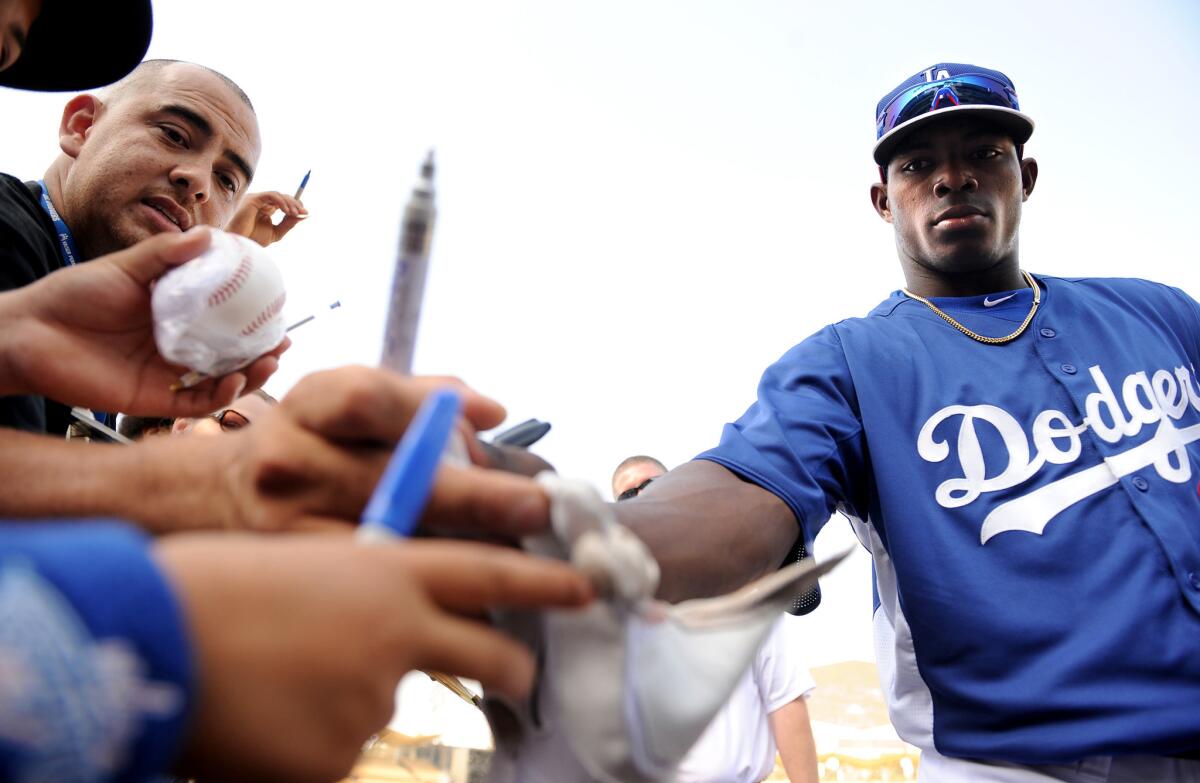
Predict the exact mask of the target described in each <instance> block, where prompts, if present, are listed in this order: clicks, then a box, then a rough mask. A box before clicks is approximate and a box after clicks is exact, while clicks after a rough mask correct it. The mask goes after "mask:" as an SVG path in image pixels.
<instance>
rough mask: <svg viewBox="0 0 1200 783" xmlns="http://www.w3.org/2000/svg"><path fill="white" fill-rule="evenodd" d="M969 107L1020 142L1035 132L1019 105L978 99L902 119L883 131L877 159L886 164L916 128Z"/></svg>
mask: <svg viewBox="0 0 1200 783" xmlns="http://www.w3.org/2000/svg"><path fill="white" fill-rule="evenodd" d="M967 111H969V112H972V113H975V114H979V115H980V117H979V119H981V120H984V119H986V121H987V122H993V123H995V124H996V125H998V126H1000V127H1001V128H1003V129H1004V130H1005V131H1007V132H1008V134H1009V135H1010V136H1012V137H1013V141H1015V142H1016V143H1017V144H1024V143H1025V142H1027V141H1029V137H1030V136H1032V135H1033V120H1032V119H1031V118H1030V117H1029V115H1027V114H1022V113H1021V112H1019V111H1016V110H1015V109H1007V108H1005V107H1003V106H989V105H986V104H977V103H971V104H966V105H963V106H951V107H948V108H945V109H938V110H937V111H931V112H927V113H925V114H922V115H920V116H918V117H913V118H912V119H911V120H909V121H908V122H902V123H900V124H899V125H897V126H896V127H894V128H892V129H891V130H890V131H888V132H887V133H885V134H883V136H882V137H881V138H880V139H879V141H877V142H875V151H874V153H873V154H874V158H875V162H876V163H878V164H879V165H880V166H886V165H887V164H888V161H890V160H891V159H892V154H893V153H894V152H895V151H896V148H897V147H898V146H900V143H901V142H902V141H903V140H904V138H905V137H906V136H907V135H908V134H909V133H911V132H912V131H913V130H915V129H916V128H919V127H921V126H923V125H925V124H927V123H930V122H934V121H936V120H938V119H941V118H946V117H953V116H959V115H960V114H961V113H962V112H967ZM983 112H987V114H986V115H984V114H983Z"/></svg>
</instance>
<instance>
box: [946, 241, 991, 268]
mask: <svg viewBox="0 0 1200 783" xmlns="http://www.w3.org/2000/svg"><path fill="white" fill-rule="evenodd" d="M930 256H931V257H932V258H935V259H937V260H936V261H935V262H934V266H935V267H936V268H937V269H940V270H941V271H942V272H944V273H945V274H949V275H964V274H965V275H969V274H973V273H976V272H982V271H984V270H986V269H990V268H991V267H992V266H993V265H994V264H995V258H994V257H993V256H994V253H993V252H992V247H991V245H990V244H989V243H987V242H958V243H955V244H954V245H953V246H952V247H940V248H937V249H936V251H935V252H934V253H931V254H930Z"/></svg>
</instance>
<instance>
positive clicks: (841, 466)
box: [697, 326, 865, 541]
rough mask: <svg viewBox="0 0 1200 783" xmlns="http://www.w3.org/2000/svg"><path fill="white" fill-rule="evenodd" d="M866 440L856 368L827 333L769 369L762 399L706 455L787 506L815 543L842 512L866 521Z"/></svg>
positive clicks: (831, 328)
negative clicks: (861, 501)
mask: <svg viewBox="0 0 1200 783" xmlns="http://www.w3.org/2000/svg"><path fill="white" fill-rule="evenodd" d="M864 452H865V446H864V439H863V433H862V422H861V418H860V416H859V413H858V402H857V399H856V398H855V394H854V384H853V381H852V379H851V376H850V369H849V366H848V365H847V363H846V357H845V354H844V353H843V351H842V344H841V341H840V340H839V339H838V336H837V327H836V326H827V327H826V328H825V329H822V330H821V331H820V332H817V333H816V334H815V335H813V336H812V337H809V338H808V339H807V340H805V341H804V342H802V343H800V344H799V345H797V346H796V347H794V348H792V349H791V350H790V351H788V352H787V353H786V354H784V355H783V358H781V359H780V360H779V361H777V362H776V363H775V364H773V365H771V366H770V367H769V368H767V371H766V372H765V373H763V377H762V380H761V381H760V382H759V385H758V399H757V400H756V401H755V402H754V404H753V405H751V406H750V408H749V410H747V411H746V412H745V413H744V414H742V417H741V418H740V419H738V420H737V421H735V422H734V423H732V424H726V425H725V428H724V430H723V431H722V433H721V442H720V444H719V445H718V446H717V447H716V448H714V449H710V450H709V451H706V452H704V453H703V454H701V455H699V457H697V459H706V460H711V461H713V462H716V463H718V464H720V465H723V466H725V467H726V468H728V469H729V470H731V471H733V472H734V473H736V474H738V475H739V476H741V477H742V478H743V479H745V480H747V481H750V482H753V483H755V484H758V485H759V486H761V487H763V488H764V489H766V490H769V491H770V492H772V493H774V494H775V495H777V496H778V497H779V498H780V499H781V500H783V501H784V502H785V503H787V504H788V506H789V507H790V508H791V509H792V513H794V514H795V515H796V519H797V521H798V522H799V523H800V525H801V527H802V529H803V531H804V537H805V538H806V539H807V540H808V541H811V540H812V539H813V538H814V537H815V536H816V535H817V532H818V531H819V530H820V529H821V527H822V526H823V525H824V524H825V522H826V521H828V519H829V517H830V516H831V515H832V513H833V511H834V510H835V509H836V508H838V507H839V506H843V505H844V506H846V507H847V510H848V511H849V512H850V513H853V514H855V515H856V516H860V517H862V516H863V513H860V512H859V510H858V509H857V507H856V506H857V505H858V504H856V502H855V498H856V497H858V496H859V495H860V493H861V492H862V489H863V488H862V487H861V486H859V485H860V484H861V481H862V480H861V479H860V478H859V477H860V476H861V475H862V473H863V471H862V470H861V468H862V465H863V463H864Z"/></svg>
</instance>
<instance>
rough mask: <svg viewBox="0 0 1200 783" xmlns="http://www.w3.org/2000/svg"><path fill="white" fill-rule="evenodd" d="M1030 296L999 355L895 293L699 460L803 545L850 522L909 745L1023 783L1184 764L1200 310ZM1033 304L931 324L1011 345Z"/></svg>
mask: <svg viewBox="0 0 1200 783" xmlns="http://www.w3.org/2000/svg"><path fill="white" fill-rule="evenodd" d="M1037 280H1038V282H1039V284H1040V285H1041V286H1042V288H1043V301H1042V305H1041V308H1040V309H1039V312H1038V313H1037V316H1036V317H1035V318H1034V320H1033V323H1032V324H1031V325H1030V327H1029V329H1028V330H1027V331H1026V332H1025V333H1024V334H1023V335H1022V336H1021V337H1020V338H1018V339H1017V340H1015V341H1013V342H1011V343H1008V344H1004V345H986V344H982V343H979V342H976V341H974V340H972V339H970V338H968V337H967V336H965V335H963V334H961V333H959V332H958V331H956V330H955V329H954V328H952V327H951V326H950V325H949V324H947V323H946V322H945V321H943V320H942V319H941V318H939V317H938V316H937V315H936V314H935V313H933V312H932V311H931V310H930V309H929V308H927V307H926V306H925V305H923V304H921V303H919V302H917V301H915V300H912V299H909V298H907V297H906V296H904V295H903V294H901V293H899V292H897V293H896V294H893V295H892V296H891V297H890V298H889V299H888V300H886V301H885V302H883V303H882V304H881V305H879V306H878V307H876V308H875V309H874V310H873V311H872V312H871V313H870V314H869V315H868V316H867V317H866V318H858V319H850V320H846V321H843V322H841V323H838V324H835V325H832V326H829V327H826V328H825V329H823V330H821V331H820V332H818V333H817V334H815V335H813V336H812V337H810V338H808V339H807V340H805V341H804V342H803V343H801V344H800V345H798V346H796V347H795V348H793V349H792V350H790V351H789V352H788V353H787V354H785V355H784V357H783V358H782V359H781V360H780V361H779V362H777V363H776V364H774V365H773V366H772V367H770V368H769V369H768V370H767V371H766V373H765V374H764V375H763V378H762V381H761V383H760V386H759V390H758V399H757V401H756V402H755V403H754V404H753V405H752V406H751V407H750V409H749V410H747V411H746V413H745V414H744V415H743V416H742V417H741V418H740V419H738V420H737V421H736V422H735V423H733V424H730V425H727V426H726V427H725V429H724V432H723V434H722V437H721V442H720V445H719V446H717V447H716V448H715V449H713V450H711V451H709V452H706V453H704V454H702V455H700V458H702V459H708V460H712V461H714V462H717V463H719V464H721V465H724V466H725V467H727V468H729V469H730V470H732V471H734V472H735V473H737V474H739V475H741V476H742V477H744V478H746V479H748V480H750V481H753V482H755V483H757V484H759V485H760V486H762V487H765V488H766V489H768V490H770V491H771V492H773V493H774V494H776V495H778V496H779V497H780V498H781V499H783V500H784V501H785V502H786V503H787V504H788V505H789V506H790V507H791V509H792V511H793V512H795V514H796V517H797V519H798V520H799V521H800V523H801V524H802V526H803V527H804V530H805V534H806V535H807V536H808V537H810V538H811V537H812V536H815V535H816V533H817V530H818V529H819V528H820V527H821V526H822V525H823V524H824V522H825V520H826V519H828V518H829V516H830V514H831V513H832V512H833V511H834V510H841V511H843V512H845V513H846V514H847V515H848V516H850V517H851V521H852V522H853V523H855V526H856V531H857V532H858V533H859V536H860V538H861V539H862V540H863V541H864V543H865V544H866V545H867V546H868V547H869V548H870V549H871V551H872V558H873V562H874V566H875V574H876V583H877V598H878V605H877V608H876V612H875V618H874V620H875V626H876V642H877V652H878V656H879V666H880V673H881V680H882V683H883V686H884V690H885V691H886V692H887V696H888V701H889V708H890V711H891V716H892V720H893V723H894V724H895V725H896V728H897V730H898V731H899V732H900V734H901V736H902V737H904V738H905V739H906V740H908V741H909V742H911V743H913V744H915V745H917V746H919V747H934V748H936V750H937V751H939V752H941V753H943V754H946V755H951V756H959V757H973V758H985V759H996V760H1006V761H1012V762H1018V763H1052V762H1063V761H1071V760H1076V759H1079V758H1082V757H1084V756H1090V755H1121V754H1135V753H1136V754H1174V753H1188V752H1194V751H1195V750H1196V749H1197V748H1200V655H1197V650H1198V649H1200V614H1198V612H1200V497H1198V494H1197V493H1198V481H1200V470H1198V467H1200V463H1198V459H1200V447H1198V444H1197V439H1198V438H1200V385H1198V384H1197V379H1196V368H1197V366H1200V362H1197V353H1198V346H1200V307H1198V306H1197V304H1196V302H1194V301H1193V300H1191V299H1190V298H1188V297H1187V296H1186V295H1185V294H1183V293H1182V292H1180V291H1178V290H1176V289H1173V288H1168V287H1166V286H1162V285H1158V284H1155V283H1151V282H1147V281H1143V280H1124V279H1122V280H1116V279H1113V280H1100V279H1079V280H1067V279H1060V278H1042V277H1039V278H1037ZM1031 298H1032V292H1031V291H1030V290H1029V289H1024V290H1023V291H1019V292H1016V295H1015V296H1013V297H1012V298H1011V300H1010V301H1008V302H1005V303H1004V304H1003V306H1002V307H997V308H994V309H988V310H985V309H984V307H983V306H982V302H983V300H984V299H988V301H989V302H992V303H999V301H1000V300H1002V299H1004V297H1001V296H999V295H995V294H993V295H992V296H991V297H990V298H985V297H969V298H963V299H960V300H939V304H942V305H943V306H944V308H946V309H949V310H950V311H952V314H953V315H954V316H955V317H956V318H958V319H960V320H961V321H963V322H964V323H966V324H967V325H968V327H970V328H973V329H977V330H980V331H982V332H984V333H985V334H988V335H990V336H999V335H1003V334H1007V333H1009V332H1011V331H1013V329H1015V327H1016V326H1017V325H1018V324H1019V323H1020V321H1021V320H1022V319H1023V318H1024V316H1025V313H1027V312H1028V310H1029V305H1030V302H1031ZM1001 311H1003V312H1001Z"/></svg>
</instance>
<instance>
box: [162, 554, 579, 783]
mask: <svg viewBox="0 0 1200 783" xmlns="http://www.w3.org/2000/svg"><path fill="white" fill-rule="evenodd" d="M155 557H156V559H157V561H158V562H159V564H160V565H161V567H162V568H163V570H164V572H165V573H166V575H167V578H168V581H169V582H171V583H172V584H173V586H174V587H175V589H176V592H177V594H178V595H179V596H180V598H181V603H182V605H183V609H184V613H185V615H186V617H187V621H188V624H189V626H190V629H191V635H192V639H193V644H194V648H195V651H196V660H197V671H198V672H199V678H198V679H199V694H198V695H199V699H198V710H197V712H196V713H195V715H194V718H193V723H192V727H191V730H190V732H189V735H188V737H187V740H186V745H185V748H184V752H183V754H182V758H181V759H180V762H179V764H178V765H177V766H178V770H177V771H179V772H181V773H184V774H188V775H198V776H200V777H203V778H208V777H210V776H211V777H212V778H213V779H219V780H231V781H233V780H254V781H268V780H271V781H274V780H279V781H310V780H311V781H321V782H322V783H323V782H324V781H329V780H336V779H339V778H341V777H342V776H344V775H345V774H346V772H347V771H348V770H349V769H350V766H351V765H352V764H353V762H354V759H355V758H356V756H357V755H358V753H359V751H360V750H361V748H362V744H363V742H364V741H365V740H366V739H367V738H368V737H369V736H370V735H371V734H372V733H374V732H376V731H378V730H379V729H380V728H382V727H383V726H384V725H385V724H386V723H387V721H388V719H389V718H391V716H392V711H393V697H394V694H395V689H396V684H397V682H398V681H399V679H400V678H401V676H403V675H404V674H405V673H406V672H408V671H410V670H412V669H432V670H437V671H443V672H447V673H452V674H457V675H460V676H465V677H470V678H473V679H477V680H480V681H481V682H483V683H484V685H485V686H487V687H488V688H489V689H492V690H496V691H499V692H501V693H504V694H507V695H509V696H511V697H513V698H517V699H520V698H522V697H524V696H525V695H526V694H527V693H528V690H529V688H530V685H531V682H532V678H533V672H534V661H533V658H532V656H531V655H530V653H529V651H528V650H527V649H525V648H524V647H522V646H521V645H519V644H518V643H516V642H514V641H513V640H511V639H509V638H508V637H506V636H504V635H503V634H501V633H499V632H498V631H495V630H493V629H491V628H490V627H488V626H487V625H486V623H484V622H480V621H476V620H473V619H469V618H470V617H474V616H478V615H482V614H483V613H484V612H485V610H487V609H491V608H494V607H575V606H581V605H583V604H584V603H586V602H587V601H588V600H589V599H590V597H591V595H592V591H591V587H590V585H589V583H588V581H587V579H586V577H584V576H583V575H582V574H580V573H579V572H577V571H575V570H574V569H572V568H570V567H569V566H567V565H565V564H563V563H559V562H555V561H549V560H540V559H535V558H532V557H530V556H527V555H524V554H521V553H518V552H513V551H509V550H504V549H500V548H495V547H488V546H485V545H481V544H470V543H465V542H446V541H407V542H399V543H396V544H383V545H379V546H361V545H358V544H356V543H355V542H353V541H352V540H350V539H346V540H337V539H330V538H329V537H328V536H316V537H312V536H291V537H287V538H282V539H272V540H265V539H262V538H258V537H250V536H239V535H229V534H226V535H183V536H174V537H171V538H168V539H164V540H163V541H161V542H160V543H159V544H157V545H156V552H155Z"/></svg>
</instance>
